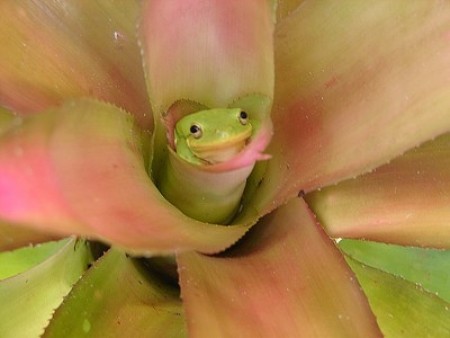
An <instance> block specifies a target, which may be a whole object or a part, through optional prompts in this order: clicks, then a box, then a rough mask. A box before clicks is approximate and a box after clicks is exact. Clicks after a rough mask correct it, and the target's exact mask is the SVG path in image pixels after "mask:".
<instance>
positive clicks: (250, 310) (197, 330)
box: [178, 199, 380, 337]
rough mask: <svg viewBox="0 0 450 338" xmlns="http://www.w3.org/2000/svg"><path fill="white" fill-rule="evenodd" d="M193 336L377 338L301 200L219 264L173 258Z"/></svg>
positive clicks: (337, 256)
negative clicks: (178, 274)
mask: <svg viewBox="0 0 450 338" xmlns="http://www.w3.org/2000/svg"><path fill="white" fill-rule="evenodd" d="M178 264H179V268H178V270H179V273H180V284H181V295H182V298H183V301H184V306H185V311H186V319H187V322H188V329H189V333H190V334H191V335H192V336H194V337H232V336H236V335H240V336H242V337H291V336H301V337H378V336H380V332H379V329H378V327H377V325H376V322H375V318H374V316H373V314H372V312H371V310H370V308H369V306H368V303H367V300H366V298H365V296H364V294H363V293H362V292H361V290H360V287H359V285H358V284H357V283H356V278H355V277H354V275H353V273H352V272H351V270H350V269H349V267H348V266H347V265H346V264H345V261H344V259H343V257H342V255H341V253H340V252H339V250H337V248H336V247H335V244H334V242H333V241H332V240H330V239H329V238H328V237H327V236H326V234H325V233H324V232H323V230H322V229H321V228H320V226H319V225H318V224H317V223H316V222H315V220H314V216H313V215H312V213H311V212H310V211H309V210H308V208H307V206H306V204H305V203H304V202H303V200H300V199H295V200H292V201H291V202H289V203H288V204H287V205H285V206H283V207H281V208H279V209H278V210H276V211H275V212H273V213H272V214H270V215H268V216H266V217H264V218H263V219H262V220H261V222H260V223H258V224H257V225H255V226H254V227H253V228H252V230H251V231H250V232H249V233H248V236H246V237H244V238H243V239H242V240H241V242H239V243H238V244H237V246H236V247H234V248H232V249H231V250H230V251H229V252H225V253H223V254H221V255H220V256H217V257H212V256H203V255H200V254H197V253H184V254H180V255H179V256H178Z"/></svg>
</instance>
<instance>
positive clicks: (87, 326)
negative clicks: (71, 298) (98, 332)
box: [83, 319, 91, 333]
mask: <svg viewBox="0 0 450 338" xmlns="http://www.w3.org/2000/svg"><path fill="white" fill-rule="evenodd" d="M83 331H84V332H85V333H88V332H89V331H91V323H90V322H89V320H87V319H85V320H83Z"/></svg>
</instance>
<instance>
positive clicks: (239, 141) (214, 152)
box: [188, 129, 252, 164]
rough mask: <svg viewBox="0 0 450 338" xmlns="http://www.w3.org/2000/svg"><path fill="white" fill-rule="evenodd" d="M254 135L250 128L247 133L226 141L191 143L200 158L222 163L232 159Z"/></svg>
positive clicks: (192, 148)
mask: <svg viewBox="0 0 450 338" xmlns="http://www.w3.org/2000/svg"><path fill="white" fill-rule="evenodd" d="M251 136H252V130H251V129H249V130H248V131H246V132H245V133H242V134H239V135H237V136H235V137H231V138H229V139H227V140H226V141H222V142H218V143H211V144H195V142H192V143H190V142H189V140H188V143H189V148H190V149H191V151H192V153H193V154H194V155H195V156H196V157H198V158H199V159H201V160H203V161H206V162H207V163H209V164H215V163H221V162H225V161H228V160H230V159H232V158H233V157H234V156H236V155H237V154H238V153H239V152H240V151H241V150H242V149H243V148H244V147H245V145H246V144H247V142H248V140H249V139H250V137H251Z"/></svg>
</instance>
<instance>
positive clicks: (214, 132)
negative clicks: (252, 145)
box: [174, 108, 252, 164]
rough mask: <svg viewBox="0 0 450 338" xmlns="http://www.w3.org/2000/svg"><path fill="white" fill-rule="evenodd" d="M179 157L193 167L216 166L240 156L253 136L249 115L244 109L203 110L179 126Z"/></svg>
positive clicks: (178, 123)
mask: <svg viewBox="0 0 450 338" xmlns="http://www.w3.org/2000/svg"><path fill="white" fill-rule="evenodd" d="M174 134H175V148H176V152H177V154H178V156H180V157H181V158H183V159H184V160H186V161H188V162H190V163H193V164H215V163H220V162H224V161H227V160H229V159H231V158H232V157H233V156H235V155H236V154H237V153H239V152H240V151H241V150H242V148H243V147H245V145H246V144H247V142H248V140H249V139H250V137H251V136H252V125H251V123H250V120H249V116H248V114H247V113H246V112H245V111H243V110H242V109H240V108H216V109H208V110H202V111H199V112H196V113H193V114H190V115H187V116H185V117H183V118H181V119H180V120H179V121H178V122H177V123H176V126H175V133H174Z"/></svg>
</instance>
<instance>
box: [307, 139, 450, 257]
mask: <svg viewBox="0 0 450 338" xmlns="http://www.w3.org/2000/svg"><path fill="white" fill-rule="evenodd" d="M449 168H450V133H449V134H445V135H443V136H441V137H438V138H437V139H435V140H433V141H430V142H427V143H425V144H424V145H422V146H420V147H419V148H416V149H413V150H411V151H409V152H407V153H406V154H404V155H403V156H400V157H398V158H397V159H395V160H394V161H392V162H391V163H389V164H387V165H384V166H382V167H380V168H378V169H376V170H375V171H374V172H372V173H370V174H366V175H364V176H361V177H357V178H356V179H350V180H347V181H344V182H342V183H340V184H338V185H336V186H330V187H327V188H325V189H322V190H321V191H317V192H314V193H313V194H311V195H308V196H307V197H306V199H307V201H308V203H309V205H310V206H311V208H312V209H313V210H314V212H315V213H316V214H317V216H318V218H319V220H320V221H321V223H322V224H323V225H324V226H325V228H326V229H327V232H328V233H329V234H330V235H331V236H333V237H346V238H348V237H351V238H365V239H371V240H375V241H380V242H389V243H397V244H403V245H412V246H428V247H435V248H450V208H449V201H450V170H449Z"/></svg>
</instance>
